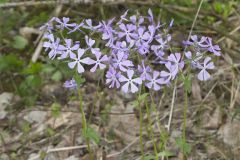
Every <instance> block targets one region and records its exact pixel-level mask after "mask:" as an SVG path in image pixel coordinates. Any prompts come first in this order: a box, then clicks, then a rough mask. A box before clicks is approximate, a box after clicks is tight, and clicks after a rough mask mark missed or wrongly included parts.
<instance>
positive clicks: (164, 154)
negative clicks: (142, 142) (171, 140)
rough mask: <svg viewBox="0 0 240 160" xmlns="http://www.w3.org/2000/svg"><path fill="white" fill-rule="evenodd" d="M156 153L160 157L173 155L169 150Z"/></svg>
mask: <svg viewBox="0 0 240 160" xmlns="http://www.w3.org/2000/svg"><path fill="white" fill-rule="evenodd" d="M158 155H159V156H161V157H170V156H173V155H174V154H173V153H172V152H170V151H162V152H160V153H158Z"/></svg>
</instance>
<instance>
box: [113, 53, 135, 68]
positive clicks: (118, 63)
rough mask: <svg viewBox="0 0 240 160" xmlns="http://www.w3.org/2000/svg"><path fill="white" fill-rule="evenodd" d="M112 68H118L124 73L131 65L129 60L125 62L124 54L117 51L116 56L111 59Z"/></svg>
mask: <svg viewBox="0 0 240 160" xmlns="http://www.w3.org/2000/svg"><path fill="white" fill-rule="evenodd" d="M112 63H113V67H114V68H119V69H120V70H121V71H123V72H126V71H127V69H128V68H129V67H133V63H132V61H130V60H127V58H126V55H125V53H124V52H122V51H119V52H117V54H116V55H115V54H114V58H113V59H112Z"/></svg>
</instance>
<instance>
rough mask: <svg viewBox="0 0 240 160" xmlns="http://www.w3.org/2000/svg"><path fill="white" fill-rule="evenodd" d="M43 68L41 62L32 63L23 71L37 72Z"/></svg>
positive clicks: (27, 72)
mask: <svg viewBox="0 0 240 160" xmlns="http://www.w3.org/2000/svg"><path fill="white" fill-rule="evenodd" d="M41 70H42V64H41V63H31V64H30V65H29V66H28V67H27V68H26V69H24V70H23V71H22V73H23V74H36V73H39V72H40V71H41Z"/></svg>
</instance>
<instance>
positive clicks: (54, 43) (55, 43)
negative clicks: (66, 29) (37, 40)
mask: <svg viewBox="0 0 240 160" xmlns="http://www.w3.org/2000/svg"><path fill="white" fill-rule="evenodd" d="M45 37H46V38H47V39H48V40H49V41H48V42H44V43H43V47H44V48H46V50H48V49H50V50H51V51H50V52H49V53H48V56H49V58H50V59H54V58H55V57H56V55H57V54H60V51H59V48H58V47H59V42H60V39H59V38H57V39H56V40H55V39H54V36H53V34H48V35H46V36H45Z"/></svg>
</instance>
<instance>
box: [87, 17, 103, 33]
mask: <svg viewBox="0 0 240 160" xmlns="http://www.w3.org/2000/svg"><path fill="white" fill-rule="evenodd" d="M85 22H86V25H83V28H85V29H89V30H92V31H95V30H97V29H99V28H100V27H101V26H102V24H101V23H99V24H98V25H97V26H93V24H92V20H91V19H86V21H85Z"/></svg>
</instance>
